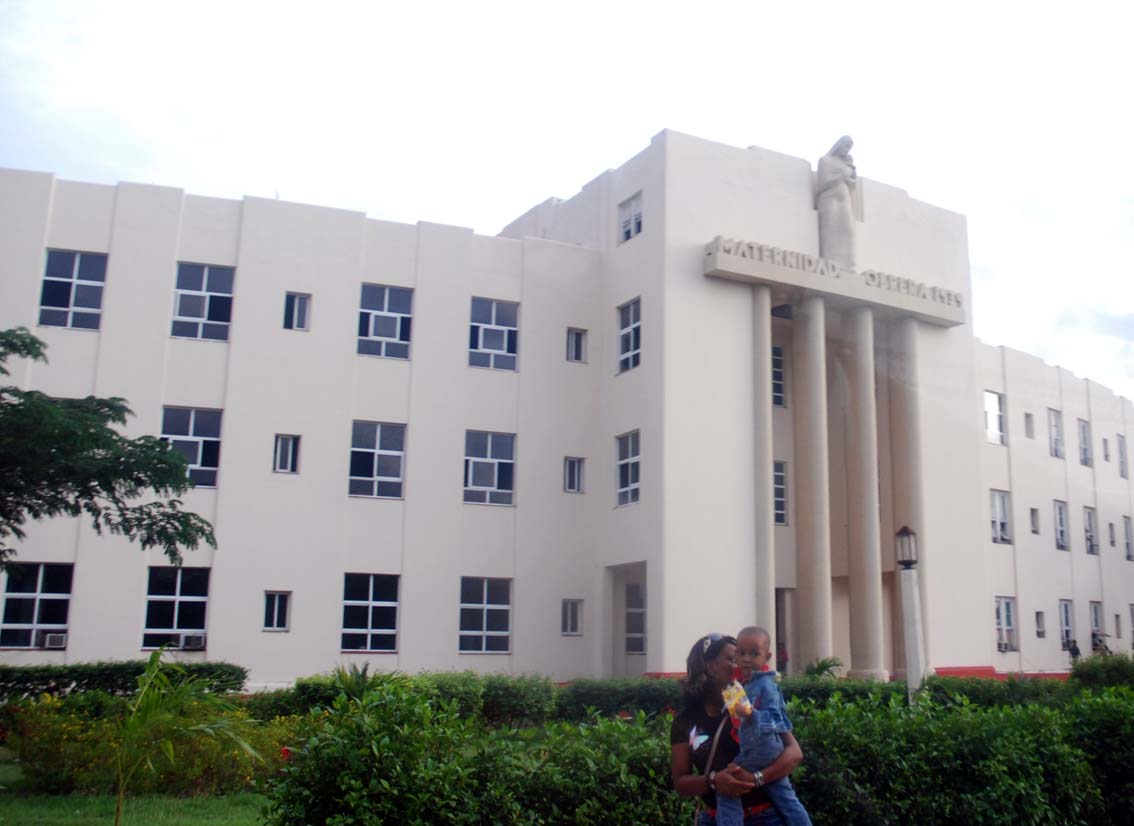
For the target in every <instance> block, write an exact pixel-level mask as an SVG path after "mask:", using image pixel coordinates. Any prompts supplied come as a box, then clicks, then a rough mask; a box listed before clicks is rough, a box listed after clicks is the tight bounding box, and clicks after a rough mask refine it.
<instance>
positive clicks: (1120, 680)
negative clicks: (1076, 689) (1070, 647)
mask: <svg viewBox="0 0 1134 826" xmlns="http://www.w3.org/2000/svg"><path fill="white" fill-rule="evenodd" d="M1071 682H1073V683H1075V684H1078V685H1081V686H1084V687H1086V688H1108V687H1114V686H1127V687H1129V688H1134V658H1132V657H1131V656H1130V655H1129V654H1102V655H1095V656H1093V657H1086V658H1085V659H1081V660H1079V661H1078V662H1076V663H1074V664H1073V665H1072V666H1071Z"/></svg>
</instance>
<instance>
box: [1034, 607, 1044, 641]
mask: <svg viewBox="0 0 1134 826" xmlns="http://www.w3.org/2000/svg"><path fill="white" fill-rule="evenodd" d="M1036 636H1037V637H1039V638H1040V639H1043V638H1044V637H1046V636H1047V624H1046V621H1045V620H1044V616H1043V611H1036Z"/></svg>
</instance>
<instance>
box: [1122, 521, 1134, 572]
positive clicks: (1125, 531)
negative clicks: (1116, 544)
mask: <svg viewBox="0 0 1134 826" xmlns="http://www.w3.org/2000/svg"><path fill="white" fill-rule="evenodd" d="M1122 543H1123V545H1125V546H1126V559H1127V561H1130V562H1134V522H1131V521H1130V517H1129V516H1124V517H1122Z"/></svg>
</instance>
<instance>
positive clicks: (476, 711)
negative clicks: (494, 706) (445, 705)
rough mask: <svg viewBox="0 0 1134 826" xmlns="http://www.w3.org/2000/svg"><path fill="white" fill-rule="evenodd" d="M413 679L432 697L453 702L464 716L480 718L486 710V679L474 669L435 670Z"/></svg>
mask: <svg viewBox="0 0 1134 826" xmlns="http://www.w3.org/2000/svg"><path fill="white" fill-rule="evenodd" d="M413 679H414V682H415V683H416V684H417V685H418V686H419V687H420V688H421V690H422V691H425V692H427V693H428V695H429V696H430V697H433V698H436V699H438V700H443V701H445V702H449V703H452V704H453V705H454V708H455V709H456V711H457V713H458V714H460V715H461V716H462V717H468V718H475V719H479V718H480V716H481V714H482V713H483V711H484V679H483V678H482V677H481V676H480V675H479V674H477V673H476V672H474V671H434V672H427V673H424V674H419V675H417V676H416V677H414V678H413Z"/></svg>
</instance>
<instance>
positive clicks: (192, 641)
mask: <svg viewBox="0 0 1134 826" xmlns="http://www.w3.org/2000/svg"><path fill="white" fill-rule="evenodd" d="M208 599H209V569H208V568H169V567H161V568H157V567H155V568H150V579H149V585H148V587H147V588H146V629H145V633H143V634H142V648H158V647H160V646H163V645H168V646H171V647H173V648H187V649H200V648H204V647H205V605H206V603H207V602H208Z"/></svg>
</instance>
